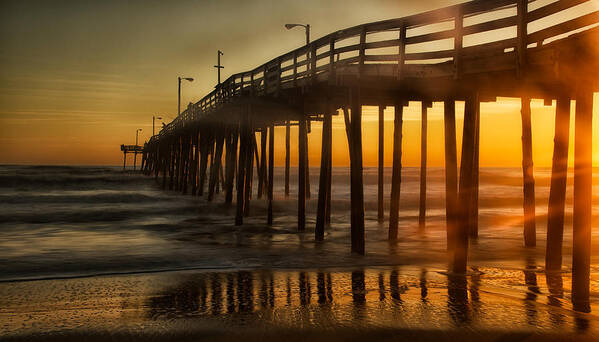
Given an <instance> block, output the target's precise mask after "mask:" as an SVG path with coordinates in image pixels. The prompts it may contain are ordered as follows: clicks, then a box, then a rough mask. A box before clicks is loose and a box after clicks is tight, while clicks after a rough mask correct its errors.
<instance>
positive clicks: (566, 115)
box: [545, 95, 570, 271]
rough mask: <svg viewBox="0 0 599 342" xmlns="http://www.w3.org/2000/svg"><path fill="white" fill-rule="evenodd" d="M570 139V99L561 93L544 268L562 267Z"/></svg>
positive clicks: (550, 269) (557, 269) (557, 112)
mask: <svg viewBox="0 0 599 342" xmlns="http://www.w3.org/2000/svg"><path fill="white" fill-rule="evenodd" d="M569 139H570V98H569V97H568V96H563V95H562V96H559V97H558V98H557V108H556V113H555V137H554V140H553V141H554V144H553V165H552V169H551V188H550V190H549V209H548V214H547V245H546V249H545V269H546V270H547V271H559V270H561V269H562V243H563V239H564V210H565V206H566V181H567V176H568V145H569Z"/></svg>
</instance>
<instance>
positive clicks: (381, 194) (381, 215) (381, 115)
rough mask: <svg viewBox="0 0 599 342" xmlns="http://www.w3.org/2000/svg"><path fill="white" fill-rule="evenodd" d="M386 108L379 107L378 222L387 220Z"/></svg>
mask: <svg viewBox="0 0 599 342" xmlns="http://www.w3.org/2000/svg"><path fill="white" fill-rule="evenodd" d="M384 181H385V106H379V174H378V201H377V204H378V220H379V223H382V222H383V221H384V220H385V201H384V198H385V197H384V196H385V195H384V184H385V182H384Z"/></svg>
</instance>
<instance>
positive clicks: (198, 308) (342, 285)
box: [0, 266, 599, 341]
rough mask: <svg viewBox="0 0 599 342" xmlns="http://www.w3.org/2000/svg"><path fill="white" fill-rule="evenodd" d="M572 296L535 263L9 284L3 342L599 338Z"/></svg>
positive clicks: (0, 289) (561, 279)
mask: <svg viewBox="0 0 599 342" xmlns="http://www.w3.org/2000/svg"><path fill="white" fill-rule="evenodd" d="M593 275H594V276H595V275H596V274H593ZM569 288H570V276H569V274H568V273H562V274H554V275H550V276H547V275H546V274H545V273H544V272H542V271H541V270H540V269H536V268H533V267H531V266H529V267H523V268H522V269H517V268H512V269H510V268H495V267H480V268H471V269H470V272H469V274H468V275H467V276H455V275H453V276H452V275H448V274H446V273H444V271H443V269H441V268H438V267H411V266H410V267H408V266H404V267H369V268H357V269H347V268H345V269H320V270H312V271H307V270H274V271H273V270H235V271H228V272H217V271H201V272H199V271H180V272H163V273H152V274H137V275H121V276H102V277H84V278H74V279H56V280H39V281H28V282H8V283H2V284H0V293H2V296H1V299H0V300H1V302H0V307H1V309H0V322H2V325H1V327H2V332H3V333H2V335H3V337H2V339H3V340H7V341H58V340H60V341H80V340H86V341H105V340H119V341H121V340H125V341H128V340H130V341H138V340H140V341H162V340H167V341H171V340H172V341H181V340H188V341H192V340H216V341H232V340H239V339H241V340H255V341H262V340H264V341H267V340H268V341H270V340H273V339H285V340H289V341H304V340H308V339H309V340H314V341H359V340H366V339H367V340H384V341H385V340H388V341H399V340H409V341H439V340H441V341H455V340H456V339H459V340H464V341H480V340H482V339H485V340H491V341H514V340H517V341H536V340H541V341H544V340H547V341H550V340H559V341H561V340H570V341H592V340H599V316H597V315H596V314H595V312H598V311H597V309H599V307H597V304H595V302H596V301H595V302H592V304H591V307H590V308H582V309H581V308H580V307H578V308H577V307H574V306H573V305H572V304H571V303H570V299H569V297H570V291H569ZM596 290H597V289H594V291H596ZM595 293H596V292H595ZM589 309H590V312H588V313H587V312H583V311H589ZM577 310H578V311H577Z"/></svg>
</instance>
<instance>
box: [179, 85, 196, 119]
mask: <svg viewBox="0 0 599 342" xmlns="http://www.w3.org/2000/svg"><path fill="white" fill-rule="evenodd" d="M177 79H178V80H179V101H178V103H177V115H181V80H186V81H189V82H193V78H191V77H177Z"/></svg>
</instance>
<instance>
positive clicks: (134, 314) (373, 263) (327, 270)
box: [0, 167, 599, 341]
mask: <svg viewBox="0 0 599 342" xmlns="http://www.w3.org/2000/svg"><path fill="white" fill-rule="evenodd" d="M2 170H4V169H2V168H0V171H2ZM389 171H390V170H388V169H387V170H386V173H387V175H386V184H385V187H386V194H388V193H389V185H390V184H389V181H390V177H389ZM364 173H365V200H366V202H365V206H366V255H365V256H357V255H352V254H350V253H349V250H350V246H349V241H350V238H349V230H350V229H349V222H350V218H349V210H348V209H349V187H348V185H347V183H348V172H347V170H346V169H342V168H340V169H335V170H334V180H335V181H334V184H333V202H332V224H331V226H330V227H328V228H327V230H326V236H325V241H324V242H322V243H316V242H315V241H314V232H313V227H314V218H315V215H316V208H315V207H316V197H317V196H316V194H317V191H318V189H317V186H316V185H317V184H318V182H317V175H318V173H317V172H313V173H312V175H313V176H314V177H313V179H312V184H313V188H312V191H313V199H312V200H311V201H310V202H308V210H307V213H308V215H307V227H308V230H307V231H306V233H298V232H297V228H296V227H297V226H296V223H297V212H296V210H297V202H296V201H295V200H294V199H293V193H294V191H295V190H296V189H295V185H296V182H295V180H293V179H292V183H291V184H292V198H291V199H285V198H284V197H283V194H282V191H283V189H282V185H283V182H282V178H281V177H282V170H280V169H278V172H277V177H278V178H277V180H276V182H275V187H276V188H275V192H276V193H275V197H276V201H275V208H274V209H275V222H274V225H273V226H272V227H267V226H266V225H265V213H266V203H265V201H264V200H258V199H254V200H253V201H252V204H251V211H252V214H251V216H250V217H248V218H246V219H245V220H244V225H243V226H241V227H236V226H234V225H233V220H232V217H233V213H234V210H235V208H234V207H230V206H226V205H224V204H222V198H220V197H219V198H217V200H216V202H213V203H208V202H206V201H205V200H204V199H201V198H197V197H195V198H194V197H191V196H181V195H180V194H178V193H175V192H165V191H162V190H161V189H160V188H159V187H158V186H157V185H156V183H155V182H154V180H153V179H151V178H146V177H140V176H139V175H136V174H128V173H122V172H120V170H118V169H110V168H108V169H106V168H76V167H60V168H58V167H57V168H47V167H12V168H5V170H4V171H2V172H0V190H1V191H0V199H2V200H3V201H5V202H6V203H7V204H6V205H5V206H0V269H2V272H1V273H0V340H6V341H106V340H115V341H123V340H124V341H162V340H165V341H181V340H183V341H186V340H187V341H197V340H216V341H219V340H222V341H233V340H235V341H239V340H242V341H246V340H250V341H252V340H254V341H272V340H282V339H284V340H289V341H305V340H313V341H363V340H383V341H456V340H462V341H481V340H482V341H485V340H488V341H513V340H516V341H536V340H540V341H563V340H565V341H587V340H588V341H593V340H599V315H598V313H599V311H598V309H599V307H598V304H599V255H596V254H595V255H593V256H592V262H591V297H590V305H587V306H585V305H577V306H574V305H573V304H572V303H571V298H570V289H571V269H570V265H571V248H572V227H571V220H572V217H571V212H572V206H571V205H572V204H571V203H572V200H571V193H572V192H571V188H569V190H568V194H569V195H568V201H567V206H566V223H565V231H564V249H563V257H564V262H563V265H564V267H563V273H560V274H557V275H555V274H554V275H549V276H548V275H546V274H545V273H544V270H543V265H544V252H545V239H544V236H545V227H546V212H547V197H548V179H549V178H548V176H549V175H550V173H549V171H548V170H541V171H539V170H537V171H536V173H537V189H536V190H537V202H536V204H537V215H538V219H537V236H538V238H539V240H538V245H537V247H536V248H535V249H528V248H525V247H524V246H523V243H522V206H521V196H522V193H521V191H522V190H521V170H520V169H481V192H480V215H479V224H480V234H479V238H478V240H472V241H471V245H470V248H469V265H470V266H471V267H470V272H469V273H468V275H467V276H465V277H457V276H449V275H447V274H446V273H445V271H446V270H447V269H448V265H447V264H446V260H449V258H448V255H447V251H446V241H445V240H446V239H445V238H446V231H445V207H444V178H443V172H442V170H441V169H432V170H430V172H429V176H428V179H429V191H428V193H429V196H428V205H429V208H428V212H427V222H426V227H425V229H424V230H421V229H420V227H419V226H418V197H419V196H418V184H419V183H418V180H419V177H418V175H419V173H418V170H417V169H412V168H407V169H406V170H405V172H404V175H403V180H402V197H401V198H402V202H401V208H400V241H399V242H398V243H397V244H393V245H390V244H389V243H388V241H387V228H388V227H387V223H385V224H379V223H378V222H377V217H376V198H377V197H376V184H377V183H376V180H377V177H376V170H374V169H366V170H365V171H364ZM292 176H294V173H292ZM594 184H595V185H594V186H595V188H597V186H599V170H595V178H594ZM65 187H66V188H65ZM597 189H599V188H597ZM595 194H596V195H595V197H594V198H593V201H594V202H593V203H594V206H593V213H592V215H593V226H594V227H595V226H597V223H598V222H599V206H597V205H595V204H597V203H599V196H597V194H599V191H595ZM221 195H222V194H221ZM219 196H220V195H219ZM386 206H387V208H388V202H387V203H386ZM387 213H388V210H387ZM597 235H599V231H597V230H595V231H594V232H593V240H592V244H593V250H599V239H597Z"/></svg>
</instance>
